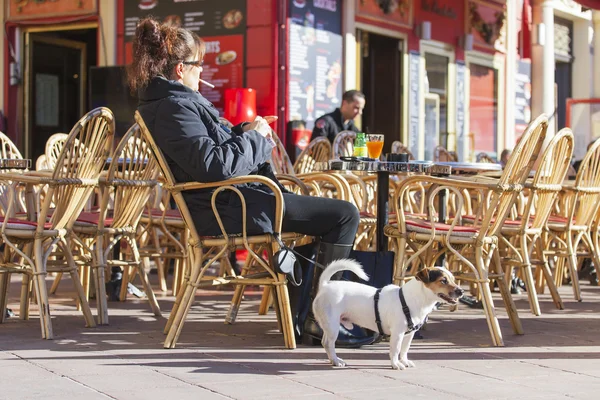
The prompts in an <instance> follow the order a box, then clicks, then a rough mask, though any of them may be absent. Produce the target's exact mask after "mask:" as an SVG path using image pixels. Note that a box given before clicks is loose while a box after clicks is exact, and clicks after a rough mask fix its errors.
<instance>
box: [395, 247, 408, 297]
mask: <svg viewBox="0 0 600 400" xmlns="http://www.w3.org/2000/svg"><path fill="white" fill-rule="evenodd" d="M395 240H396V243H397V244H398V246H397V247H396V248H397V251H396V256H395V259H394V285H398V286H402V285H404V276H405V273H406V268H408V265H406V239H404V238H395Z"/></svg>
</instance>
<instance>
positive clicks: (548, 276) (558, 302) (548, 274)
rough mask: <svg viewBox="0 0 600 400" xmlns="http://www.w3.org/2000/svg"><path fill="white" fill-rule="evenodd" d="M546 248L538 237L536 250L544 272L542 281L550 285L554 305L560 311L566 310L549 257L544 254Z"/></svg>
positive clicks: (542, 240)
mask: <svg viewBox="0 0 600 400" xmlns="http://www.w3.org/2000/svg"><path fill="white" fill-rule="evenodd" d="M545 248H546V245H545V242H544V239H543V238H541V237H538V238H537V239H536V243H535V249H536V253H537V257H538V260H541V264H539V268H540V270H541V272H542V274H543V275H542V279H541V280H542V281H545V282H546V284H547V285H548V290H549V291H550V295H551V296H552V301H554V305H555V306H556V308H558V309H559V310H564V308H565V306H564V304H563V301H562V298H561V297H560V294H559V293H558V288H557V287H556V285H555V283H554V279H553V277H552V271H550V266H549V265H548V257H546V255H545V254H544V249H545Z"/></svg>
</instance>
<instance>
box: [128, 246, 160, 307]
mask: <svg viewBox="0 0 600 400" xmlns="http://www.w3.org/2000/svg"><path fill="white" fill-rule="evenodd" d="M126 240H127V243H128V244H129V248H130V249H131V254H132V255H133V260H134V262H135V263H136V265H137V266H138V267H137V269H138V275H139V276H140V279H141V280H142V285H144V291H145V292H146V297H148V302H149V303H150V308H152V312H153V313H154V315H155V316H157V317H162V314H161V312H160V306H159V305H158V301H157V300H156V296H155V295H154V291H153V290H152V286H151V285H150V280H149V279H148V273H147V272H146V268H144V263H142V262H140V252H139V250H138V248H137V245H136V243H135V238H131V237H128V238H127V239H126Z"/></svg>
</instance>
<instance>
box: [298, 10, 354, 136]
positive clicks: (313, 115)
mask: <svg viewBox="0 0 600 400" xmlns="http://www.w3.org/2000/svg"><path fill="white" fill-rule="evenodd" d="M341 6H342V0H290V3H289V35H288V49H289V59H288V119H289V120H303V121H305V122H306V128H307V129H312V127H313V125H314V122H315V120H316V119H317V118H319V117H320V116H321V115H323V114H326V113H329V112H331V111H333V110H334V109H335V108H337V107H339V106H340V104H341V102H342V81H341V80H342V55H343V53H342V52H343V47H342V10H341Z"/></svg>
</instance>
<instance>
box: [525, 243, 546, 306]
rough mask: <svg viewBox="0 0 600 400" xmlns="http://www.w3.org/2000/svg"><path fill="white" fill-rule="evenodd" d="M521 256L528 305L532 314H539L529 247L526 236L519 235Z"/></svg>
mask: <svg viewBox="0 0 600 400" xmlns="http://www.w3.org/2000/svg"><path fill="white" fill-rule="evenodd" d="M521 257H522V258H523V264H524V266H523V267H522V271H523V279H524V281H525V287H526V288H527V297H528V298H529V307H530V308H531V312H532V313H533V315H541V314H542V311H541V310H540V302H539V300H538V297H537V293H536V291H535V281H534V279H533V271H532V268H531V259H530V258H529V247H528V246H527V236H526V235H521Z"/></svg>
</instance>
